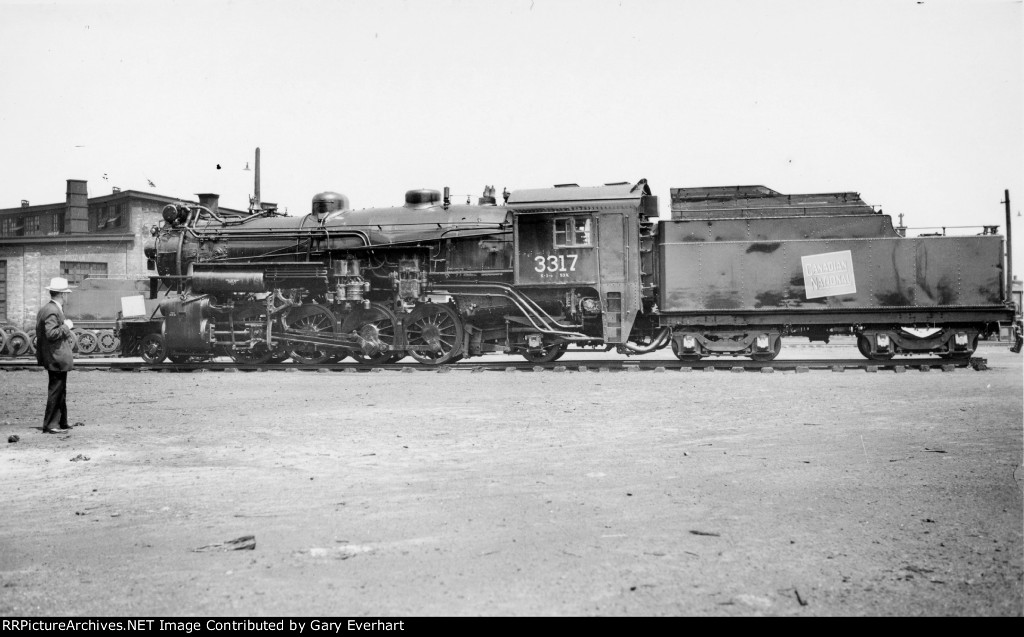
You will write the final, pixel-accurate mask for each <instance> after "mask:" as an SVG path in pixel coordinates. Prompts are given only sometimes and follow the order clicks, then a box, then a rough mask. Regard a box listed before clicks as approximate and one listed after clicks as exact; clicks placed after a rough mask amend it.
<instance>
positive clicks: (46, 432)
mask: <svg viewBox="0 0 1024 637" xmlns="http://www.w3.org/2000/svg"><path fill="white" fill-rule="evenodd" d="M43 433H44V434H60V433H64V432H63V431H57V430H56V429H50V428H49V427H43Z"/></svg>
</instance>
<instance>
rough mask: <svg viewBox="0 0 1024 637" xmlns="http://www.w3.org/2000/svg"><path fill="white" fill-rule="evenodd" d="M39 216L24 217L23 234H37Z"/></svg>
mask: <svg viewBox="0 0 1024 637" xmlns="http://www.w3.org/2000/svg"><path fill="white" fill-rule="evenodd" d="M40 218H41V217H40V216H39V215H35V216H33V217H25V234H39V227H40V224H39V220H40Z"/></svg>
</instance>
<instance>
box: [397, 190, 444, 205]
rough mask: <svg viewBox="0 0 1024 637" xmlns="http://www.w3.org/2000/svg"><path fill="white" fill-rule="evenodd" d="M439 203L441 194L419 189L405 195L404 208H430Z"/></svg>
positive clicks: (435, 191)
mask: <svg viewBox="0 0 1024 637" xmlns="http://www.w3.org/2000/svg"><path fill="white" fill-rule="evenodd" d="M440 202H441V193H440V192H439V191H437V190H429V189H427V188H420V189H419V190H410V191H408V192H406V193H405V207H406V208H430V207H431V206H436V205H437V204H439V203H440Z"/></svg>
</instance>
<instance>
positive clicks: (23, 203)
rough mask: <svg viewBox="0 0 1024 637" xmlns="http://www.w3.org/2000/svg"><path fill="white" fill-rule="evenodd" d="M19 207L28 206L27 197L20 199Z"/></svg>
mask: <svg viewBox="0 0 1024 637" xmlns="http://www.w3.org/2000/svg"><path fill="white" fill-rule="evenodd" d="M21 207H22V208H28V199H22V200H21Z"/></svg>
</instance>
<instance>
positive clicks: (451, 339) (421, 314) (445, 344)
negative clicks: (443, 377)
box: [405, 303, 464, 365]
mask: <svg viewBox="0 0 1024 637" xmlns="http://www.w3.org/2000/svg"><path fill="white" fill-rule="evenodd" d="M405 333H406V336H407V337H408V341H409V349H410V351H409V355H410V356H412V357H413V358H415V359H416V360H417V361H418V362H420V363H423V364H424V365H443V364H445V363H450V362H454V360H456V359H457V358H458V357H459V356H461V355H462V339H463V334H464V332H463V329H462V319H461V318H460V317H459V315H458V314H456V312H455V310H453V309H452V308H451V307H449V306H447V305H437V304H434V303H426V304H424V305H420V306H419V307H417V308H416V309H415V310H413V311H412V313H411V314H410V315H409V318H408V320H406V323H405Z"/></svg>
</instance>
